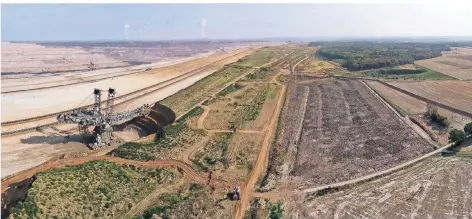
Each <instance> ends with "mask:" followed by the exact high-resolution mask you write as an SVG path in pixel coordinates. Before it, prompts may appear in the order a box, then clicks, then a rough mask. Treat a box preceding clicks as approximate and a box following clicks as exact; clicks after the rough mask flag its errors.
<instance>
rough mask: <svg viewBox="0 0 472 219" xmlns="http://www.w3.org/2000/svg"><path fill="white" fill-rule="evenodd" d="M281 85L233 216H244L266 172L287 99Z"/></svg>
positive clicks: (284, 88)
mask: <svg viewBox="0 0 472 219" xmlns="http://www.w3.org/2000/svg"><path fill="white" fill-rule="evenodd" d="M279 74H280V73H279ZM279 74H277V75H276V76H275V77H274V81H275V82H276V83H277V84H279V85H281V84H280V83H278V82H277V81H276V80H275V78H277V76H278V75H279ZM281 86H282V89H281V91H280V95H279V99H278V101H277V107H276V110H275V112H274V115H273V116H272V119H271V121H270V123H269V125H268V129H267V132H266V134H265V136H264V141H263V142H262V145H261V148H260V151H259V155H258V157H257V161H256V163H255V164H254V168H253V170H252V171H251V173H250V174H249V178H248V180H247V181H246V183H245V187H244V188H242V192H241V200H240V201H238V203H237V204H236V206H235V210H234V214H233V218H237V219H239V218H243V217H244V214H245V212H246V208H247V206H248V204H249V202H250V201H251V199H252V197H253V193H254V186H255V185H256V182H257V180H258V179H259V177H260V176H261V174H263V173H264V171H265V168H266V166H267V160H268V156H269V149H270V144H271V139H272V136H273V135H274V132H275V126H276V125H277V119H278V118H279V114H280V111H281V108H282V104H283V101H284V99H285V98H284V97H285V91H286V87H285V86H284V85H281Z"/></svg>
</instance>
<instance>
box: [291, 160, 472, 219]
mask: <svg viewBox="0 0 472 219" xmlns="http://www.w3.org/2000/svg"><path fill="white" fill-rule="evenodd" d="M471 165H472V160H471V159H470V158H451V157H432V158H429V159H427V160H425V161H422V162H420V163H418V164H416V165H414V166H411V167H409V168H406V169H404V170H401V171H399V172H396V173H394V174H391V175H388V176H385V177H383V178H380V179H377V180H374V181H371V182H368V183H363V184H360V185H357V186H354V187H352V188H349V189H346V190H344V191H340V192H336V193H331V194H325V195H322V196H320V194H308V195H304V197H302V198H297V200H290V201H288V202H285V203H284V209H285V215H284V218H470V216H471V215H472V210H471V208H470V206H472V199H471V198H470V196H471V194H470V193H471V191H472V184H471V183H470V179H471V178H472V169H471V168H470V167H471Z"/></svg>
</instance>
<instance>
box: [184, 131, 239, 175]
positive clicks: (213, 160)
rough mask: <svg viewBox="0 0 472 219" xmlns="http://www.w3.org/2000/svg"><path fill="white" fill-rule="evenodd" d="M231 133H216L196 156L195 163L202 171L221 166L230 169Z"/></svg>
mask: <svg viewBox="0 0 472 219" xmlns="http://www.w3.org/2000/svg"><path fill="white" fill-rule="evenodd" d="M231 137H232V134H231V133H216V134H215V136H214V137H213V138H211V139H210V140H209V141H208V142H207V143H206V144H205V146H204V148H203V150H202V151H200V152H198V153H197V154H196V155H195V159H194V161H193V163H194V164H195V165H196V167H197V168H198V169H199V170H200V171H204V172H206V171H208V170H209V169H210V168H213V167H215V166H218V165H221V166H223V167H224V168H228V149H229V143H230V141H231Z"/></svg>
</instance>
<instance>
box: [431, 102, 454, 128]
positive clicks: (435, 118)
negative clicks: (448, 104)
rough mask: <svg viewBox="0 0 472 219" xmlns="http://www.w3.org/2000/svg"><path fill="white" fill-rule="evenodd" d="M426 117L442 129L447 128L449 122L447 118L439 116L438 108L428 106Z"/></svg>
mask: <svg viewBox="0 0 472 219" xmlns="http://www.w3.org/2000/svg"><path fill="white" fill-rule="evenodd" d="M426 116H427V117H428V118H429V119H430V120H431V122H433V123H436V124H438V125H440V126H443V127H448V126H449V121H448V120H447V117H444V116H441V115H439V112H438V108H437V107H436V106H432V105H428V106H427V110H426Z"/></svg>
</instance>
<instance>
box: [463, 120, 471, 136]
mask: <svg viewBox="0 0 472 219" xmlns="http://www.w3.org/2000/svg"><path fill="white" fill-rule="evenodd" d="M464 132H465V133H466V134H468V135H472V122H469V123H467V124H466V125H465V126H464Z"/></svg>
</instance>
